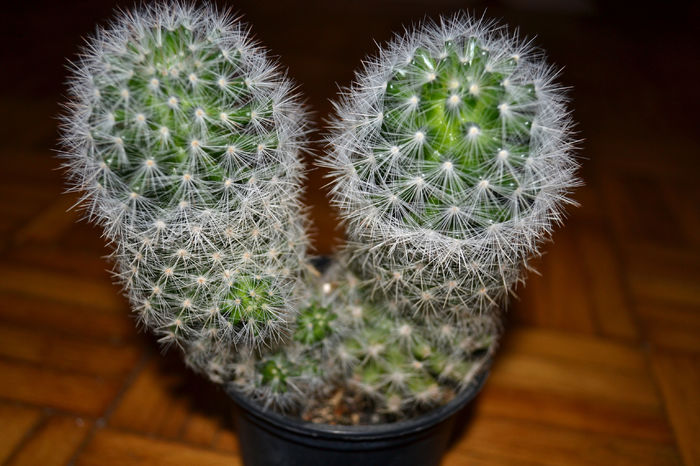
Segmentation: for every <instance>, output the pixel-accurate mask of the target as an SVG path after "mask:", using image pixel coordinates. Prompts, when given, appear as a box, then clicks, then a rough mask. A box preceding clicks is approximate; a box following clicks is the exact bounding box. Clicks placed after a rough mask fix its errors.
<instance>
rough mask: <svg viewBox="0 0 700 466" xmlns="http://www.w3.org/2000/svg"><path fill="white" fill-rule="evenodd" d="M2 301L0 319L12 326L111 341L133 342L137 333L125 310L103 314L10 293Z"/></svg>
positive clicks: (132, 320)
mask: <svg viewBox="0 0 700 466" xmlns="http://www.w3.org/2000/svg"><path fill="white" fill-rule="evenodd" d="M2 299H3V306H2V307H0V320H1V321H3V322H6V323H10V324H12V325H16V326H25V327H27V328H31V329H37V330H43V331H48V332H54V333H58V334H62V335H69V336H77V337H80V338H93V339H97V340H102V341H104V340H107V341H110V342H120V341H125V340H133V339H134V338H136V337H137V334H138V330H137V329H136V325H135V323H136V322H135V320H134V319H133V318H132V317H131V315H130V313H129V312H128V311H127V310H126V309H124V310H123V311H122V312H120V313H115V312H102V311H101V310H100V309H96V308H92V307H90V306H85V307H82V306H76V305H73V304H70V303H57V302H54V301H52V300H50V299H47V298H38V297H35V296H30V295H22V294H17V293H11V292H7V293H3V294H2Z"/></svg>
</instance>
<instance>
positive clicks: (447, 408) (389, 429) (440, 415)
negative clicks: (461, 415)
mask: <svg viewBox="0 0 700 466" xmlns="http://www.w3.org/2000/svg"><path fill="white" fill-rule="evenodd" d="M488 374H489V370H488V369H486V370H484V371H482V372H481V373H480V374H478V375H477V376H476V377H475V378H474V380H473V382H472V383H471V384H470V386H469V387H467V388H466V389H465V390H462V391H461V392H460V393H458V394H457V396H455V397H454V398H453V399H452V400H451V401H449V402H448V403H447V404H445V405H442V406H440V407H438V408H435V409H433V410H431V411H428V412H427V413H425V414H422V415H421V416H419V417H417V418H413V419H408V420H404V421H398V422H391V423H385V424H364V425H357V426H347V425H331V424H316V423H313V422H308V421H302V420H300V419H298V418H294V417H290V416H285V415H283V414H279V413H276V412H274V411H270V410H265V409H263V408H262V407H260V406H259V405H257V404H256V403H254V402H253V401H251V400H250V399H249V398H247V397H246V396H245V395H243V394H242V393H240V392H238V391H237V390H235V389H233V388H226V393H228V395H229V396H230V397H231V398H232V399H233V400H234V402H235V403H236V404H238V405H239V406H240V407H241V408H242V409H243V410H244V411H246V413H247V414H249V415H251V416H252V417H253V418H255V420H257V421H258V422H259V423H265V424H272V425H274V426H275V428H276V429H283V430H286V431H288V432H293V433H296V434H299V435H303V436H309V437H316V438H326V439H330V440H338V439H343V440H345V441H363V440H367V439H374V440H379V439H384V438H390V437H398V436H403V435H409V434H414V433H419V432H421V431H424V430H427V429H430V428H431V427H433V426H434V425H436V424H438V423H440V422H442V421H443V420H445V419H447V418H448V417H450V416H451V415H453V414H455V413H456V412H457V411H459V410H460V409H462V408H463V407H464V406H465V405H466V404H467V403H468V402H469V401H471V400H472V399H473V398H474V397H475V396H476V395H477V394H478V393H479V391H480V390H481V388H482V386H483V385H484V382H485V381H486V378H487V377H488Z"/></svg>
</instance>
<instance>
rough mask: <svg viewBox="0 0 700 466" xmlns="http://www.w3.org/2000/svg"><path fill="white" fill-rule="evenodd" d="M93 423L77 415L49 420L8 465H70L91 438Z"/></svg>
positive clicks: (56, 416) (57, 416)
mask: <svg viewBox="0 0 700 466" xmlns="http://www.w3.org/2000/svg"><path fill="white" fill-rule="evenodd" d="M92 424H93V423H92V421H89V420H87V421H86V420H84V419H82V418H76V417H73V416H63V415H54V416H51V417H49V418H48V419H47V420H46V421H45V422H44V423H43V424H42V425H41V427H40V428H39V429H38V430H37V431H36V432H34V434H33V435H32V436H31V438H30V439H28V440H27V441H26V442H25V443H24V444H23V445H22V448H21V450H19V451H18V452H17V453H16V454H15V455H13V457H12V460H11V461H10V462H9V463H8V466H35V465H42V466H52V465H56V466H60V465H64V464H66V463H67V462H68V461H69V460H70V459H71V457H72V456H73V455H74V454H75V452H76V450H77V448H78V447H79V446H80V444H81V443H82V442H83V440H84V439H85V437H86V436H87V434H88V432H89V431H90V428H91V427H92Z"/></svg>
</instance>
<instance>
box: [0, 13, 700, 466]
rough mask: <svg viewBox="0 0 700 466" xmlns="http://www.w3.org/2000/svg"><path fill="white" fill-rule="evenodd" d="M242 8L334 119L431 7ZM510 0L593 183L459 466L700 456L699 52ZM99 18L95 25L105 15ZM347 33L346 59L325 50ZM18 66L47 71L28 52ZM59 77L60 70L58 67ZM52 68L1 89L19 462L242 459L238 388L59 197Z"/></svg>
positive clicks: (7, 298)
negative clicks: (560, 71) (159, 319)
mask: <svg viewBox="0 0 700 466" xmlns="http://www.w3.org/2000/svg"><path fill="white" fill-rule="evenodd" d="M88 3H89V2H88ZM240 3H242V5H243V6H241V9H242V11H244V12H245V13H247V14H248V17H249V19H250V20H251V21H252V22H254V23H255V24H256V26H259V27H258V28H257V30H258V32H259V36H260V37H261V39H262V40H263V41H264V42H266V43H267V44H268V45H270V46H272V47H273V48H275V51H276V52H277V53H280V54H281V55H282V56H283V57H286V58H284V59H285V62H286V63H287V64H288V65H289V66H290V69H291V74H292V75H293V76H294V77H295V78H296V79H298V80H300V81H302V82H304V83H305V84H304V90H306V91H307V93H308V95H309V96H310V97H309V99H310V102H311V104H312V105H313V106H314V108H315V109H316V110H317V111H318V112H319V115H317V116H318V118H319V119H320V118H321V117H322V116H323V114H324V112H326V111H327V109H328V104H327V103H326V99H327V98H329V97H331V96H332V95H333V83H334V82H336V81H340V82H347V80H348V79H349V78H350V70H351V69H352V67H354V66H355V65H356V64H357V63H358V61H359V57H360V56H362V54H364V53H365V52H366V51H368V50H370V49H371V48H372V46H373V45H372V43H371V40H369V37H375V38H377V39H384V38H386V37H387V36H388V32H387V31H388V30H390V29H391V28H395V24H394V23H393V22H392V21H394V22H396V21H399V20H401V21H405V20H406V17H413V18H418V17H421V16H422V13H419V10H421V8H422V7H420V6H417V4H413V3H411V5H413V6H412V8H413V10H412V11H410V12H408V13H406V14H405V15H404V16H402V17H400V18H398V19H395V20H389V19H387V18H390V13H391V11H390V10H389V9H386V11H384V12H383V13H382V14H383V16H381V15H380V16H376V17H368V19H367V28H368V30H369V32H367V38H366V40H365V41H364V42H362V45H361V46H358V47H355V48H352V47H351V46H349V45H347V44H346V43H344V42H342V41H341V39H339V37H345V36H343V33H344V32H347V31H348V30H349V28H348V26H347V24H346V23H347V22H349V21H350V20H352V18H355V17H357V16H358V14H359V13H357V14H355V16H350V19H348V18H346V17H344V16H343V15H341V14H340V13H337V12H336V13H335V15H330V13H328V11H326V10H322V12H321V13H323V14H326V15H330V16H327V17H328V18H330V19H329V21H333V20H335V21H338V22H339V23H338V24H340V26H338V28H339V29H338V32H336V35H334V36H329V37H331V39H329V40H328V42H326V43H324V42H323V41H317V42H311V41H310V40H309V37H308V34H310V33H309V32H308V30H307V31H306V32H303V31H302V32H300V34H302V36H303V37H302V38H296V39H295V38H292V39H290V41H291V42H289V41H287V37H293V36H291V35H285V31H288V30H289V29H287V30H284V29H283V30H282V31H281V32H280V31H275V30H273V28H272V27H271V26H266V24H268V23H266V20H269V21H272V23H273V24H282V23H283V22H284V15H287V14H289V15H291V16H289V17H290V18H291V19H292V20H294V21H297V20H298V21H303V19H302V14H301V13H298V12H297V13H293V12H292V13H290V11H289V10H285V9H283V10H281V11H277V12H273V11H270V10H269V9H268V10H266V9H265V7H264V6H260V5H259V4H255V3H253V2H247V3H246V2H239V4H240ZM261 3H264V2H261ZM331 3H332V2H331ZM409 3H410V2H409ZM505 3H506V2H504V4H505ZM512 3H513V4H515V3H516V2H512ZM573 3H575V2H573ZM613 3H614V2H613ZM47 5H48V4H47ZM47 5H44V7H45V8H46V9H49V10H50V9H51V8H54V9H55V8H57V7H55V6H54V7H49V6H47ZM90 5H93V4H92V3H90ZM450 5H451V4H449V5H448V6H450ZM601 5H602V3H601ZM450 7H451V6H450ZM91 8H93V10H89V11H91V12H92V13H91V14H93V13H94V15H95V16H96V17H99V16H100V15H103V13H104V12H103V11H102V10H100V9H99V8H97V7H94V6H93V7H91ZM101 8H102V9H103V10H104V7H101ZM324 8H331V7H330V6H326V7H324ZM334 11H335V10H334ZM510 11H511V10H508V9H499V8H498V7H496V9H495V10H493V9H492V10H491V11H490V13H491V14H492V15H495V16H497V15H498V14H500V13H503V14H506V15H508V14H510V15H511V16H510V20H511V21H513V22H517V21H520V23H521V24H524V25H525V26H524V27H525V28H526V32H528V31H531V32H539V33H540V34H541V39H540V41H539V43H540V44H541V45H543V46H545V47H547V48H548V49H549V50H550V52H551V53H552V55H553V57H554V58H555V60H556V61H557V62H558V63H560V64H561V63H565V64H567V69H566V70H565V73H564V75H563V78H564V79H565V82H566V83H567V84H572V85H573V86H575V88H574V93H573V97H574V107H575V109H576V112H575V117H576V118H577V119H578V120H579V121H580V122H581V125H580V127H579V129H580V130H581V133H582V137H584V138H585V142H584V143H583V149H582V152H581V154H582V156H583V157H584V158H583V159H582V163H583V169H582V175H583V177H584V179H585V181H586V186H585V187H584V188H582V189H580V190H578V192H577V193H576V198H577V199H578V200H579V201H580V202H581V204H582V207H580V208H577V209H572V210H571V214H570V219H569V221H568V223H567V225H566V227H565V228H564V229H561V230H560V231H558V232H557V233H556V235H555V237H554V243H553V244H551V245H549V246H548V247H547V248H546V254H545V255H544V257H543V258H542V259H541V260H540V261H539V263H538V270H539V272H540V273H541V276H536V275H533V276H531V277H530V279H529V281H528V285H527V287H526V288H525V289H523V290H520V293H519V294H520V296H521V299H520V300H519V301H518V302H516V303H514V305H513V306H512V308H511V310H510V312H509V322H508V327H509V328H508V332H507V335H506V338H505V341H504V342H503V346H502V348H501V350H500V352H499V354H498V357H497V361H496V363H495V366H494V368H493V371H492V374H491V376H490V378H489V380H488V382H487V384H486V386H485V387H484V389H483V391H482V392H481V394H480V395H479V396H478V398H477V399H476V400H475V402H474V404H473V406H472V409H471V411H470V416H469V418H468V420H467V423H466V425H465V427H464V429H463V430H462V431H461V433H460V435H459V436H458V437H457V438H456V439H455V442H454V444H453V446H452V448H451V449H450V451H449V452H448V454H447V455H446V457H445V460H444V464H445V465H446V466H451V465H461V464H470V465H471V464H484V465H494V464H496V465H498V464H503V465H521V464H523V465H531V464H547V465H549V464H551V465H561V464H564V465H578V464H595V465H608V464H630V465H647V464H664V465H665V464H672V465H673V464H687V465H692V464H700V209H699V208H698V206H700V190H699V189H698V185H699V184H700V179H699V177H698V171H699V169H700V164H699V163H698V158H699V154H700V143H699V142H698V135H697V127H696V126H695V124H694V123H692V122H691V121H689V120H688V119H687V118H685V117H687V116H688V115H689V114H690V113H692V112H696V111H697V110H696V109H697V106H695V107H693V109H692V110H688V109H687V108H685V106H686V105H690V103H691V102H692V101H694V99H695V98H696V97H697V95H698V90H697V86H696V85H695V84H693V83H691V82H690V81H689V80H691V78H692V77H693V76H697V75H698V73H697V71H698V69H697V64H695V65H693V64H692V63H691V61H692V60H691V58H688V55H687V54H686V52H688V50H687V49H688V48H689V46H686V48H685V49H684V48H683V47H682V46H680V45H679V43H678V42H677V41H678V37H677V36H675V35H673V34H675V33H670V32H669V33H668V35H664V33H663V31H662V33H661V34H660V35H654V36H653V37H652V38H651V39H649V38H647V39H646V40H647V42H639V41H642V40H643V39H642V38H641V34H639V36H634V35H633V32H630V31H631V30H630V31H625V30H624V28H622V30H621V28H620V27H618V25H617V24H616V23H614V21H612V20H611V21H609V22H606V21H604V20H602V19H596V17H593V19H591V18H590V17H588V16H585V15H583V16H576V15H574V16H566V15H564V14H562V15H561V17H560V16H557V18H558V20H557V21H560V22H552V21H549V20H548V19H547V18H550V17H544V18H542V17H540V16H538V15H537V14H534V13H533V14H528V13H517V12H516V13H512V12H510ZM509 12H510V13H509ZM53 13H56V14H58V13H57V12H55V11H53V10H52V11H50V12H49V13H47V14H48V15H49V16H47V18H51V14H53ZM98 13H99V15H98ZM321 13H318V12H316V13H313V12H312V13H310V14H311V16H310V17H309V18H310V19H308V21H309V22H313V21H314V20H318V15H320V14H321ZM614 13H615V12H613V14H614ZM314 14H316V15H317V16H313V15H314ZM85 15H87V16H89V15H88V14H87V13H84V16H85ZM266 15H267V16H266ZM59 16H60V15H59ZM270 18H271V19H270ZM314 18H316V19H314ZM382 18H383V19H382ZM64 19H65V21H68V23H67V24H68V25H70V24H72V23H70V21H71V20H72V18H67V17H66V18H64ZM355 19H357V18H355ZM41 21H43V22H41ZM74 21H77V20H74ZM82 21H83V22H81V23H80V26H79V27H75V28H74V29H75V30H76V31H77V32H75V34H76V35H77V34H78V33H82V32H83V30H89V27H88V26H86V24H87V25H89V24H91V23H92V21H94V18H87V19H86V18H85V17H83V19H82ZM343 21H345V22H343ZM40 22H41V27H44V26H45V27H48V28H49V30H50V28H51V27H54V28H56V27H57V26H52V25H51V24H49V23H52V22H53V20H52V19H44V20H40ZM59 23H60V22H59ZM343 25H344V26H343ZM326 26H328V25H327V24H326ZM9 27H10V29H9V31H10V32H12V27H14V26H12V25H10V26H9ZM309 27H311V26H309ZM343 27H345V29H343ZM81 28H83V29H81ZM527 28H529V30H528V29H527ZM679 30H680V31H682V29H680V28H679ZM381 31H384V32H381ZM686 31H690V29H687V30H686ZM326 32H327V31H326ZM304 34H306V36H304ZM329 34H330V33H329ZM630 34H632V35H630ZM18 37H19V36H18ZM56 37H57V39H56V41H58V42H56V43H59V44H63V48H61V47H62V46H59V45H55V44H56V43H54V44H53V47H54V48H55V49H56V50H53V49H51V47H50V46H49V45H47V46H46V47H48V48H47V50H48V52H47V53H53V54H54V55H53V56H49V57H48V59H47V60H48V61H47V62H46V63H49V65H50V64H51V63H59V64H60V62H61V60H62V58H61V57H62V56H63V55H65V53H68V52H65V51H64V49H65V48H66V47H69V46H70V47H72V46H73V45H71V44H74V43H75V42H76V39H75V37H73V36H71V35H70V34H68V33H67V36H66V37H63V39H61V37H62V36H60V35H57V36H56ZM294 37H295V36H294ZM581 38H585V40H581ZM22 40H28V39H22ZM61 40H62V41H63V42H61ZM339 41H341V42H342V43H343V44H345V46H347V54H346V55H344V56H342V57H340V58H338V56H336V55H333V54H332V53H331V51H330V50H327V49H329V48H330V47H331V46H332V45H333V44H336V45H337V44H338V43H341V42H339ZM42 44H43V43H42ZM66 44H67V45H66ZM304 44H306V45H307V50H306V52H300V51H299V50H300V48H302V47H303V46H304ZM642 45H644V47H642ZM42 47H43V45H42ZM638 47H639V48H638ZM642 48H643V52H642V51H640V49H642ZM37 50H38V49H37ZM52 50H53V52H52ZM69 50H70V49H69ZM690 53H692V52H690ZM324 54H325V55H324ZM312 56H317V57H318V56H322V57H327V59H326V58H324V59H323V60H321V61H320V62H319V60H320V59H319V58H315V59H313V58H309V57H312ZM691 56H692V55H691ZM621 57H622V58H621ZM625 57H626V58H625ZM51 60H53V62H52V61H51ZM314 60H316V62H314ZM13 63H14V64H15V65H17V66H19V67H22V66H26V67H27V69H29V68H30V66H29V64H28V60H26V57H25V58H21V57H18V58H16V60H15V62H13ZM321 64H322V65H323V66H321ZM693 66H694V67H695V68H694V69H693ZM6 69H7V68H6ZM671 69H673V70H674V72H673V73H671V72H670V70H671ZM56 70H58V71H56ZM650 70H651V71H650ZM675 71H678V73H676V72H675ZM690 71H692V72H690ZM53 73H54V74H53V75H51V74H49V77H50V76H53V78H51V79H53V81H58V80H59V78H60V73H61V71H60V68H55V69H54V71H53ZM681 73H684V74H682V76H685V77H684V78H682V79H681V78H680V76H681ZM3 74H4V75H7V74H8V73H6V72H5V73H3ZM30 74H31V73H29V72H27V73H25V76H29V75H30ZM3 79H5V77H3ZM27 79H29V78H27ZM34 79H35V81H31V80H30V79H29V80H28V81H25V82H18V83H16V85H17V86H18V90H17V92H6V91H7V88H4V87H3V88H2V89H3V92H1V93H0V108H2V109H3V112H2V115H0V118H1V120H2V124H0V131H1V133H0V155H1V157H2V158H1V160H2V178H1V179H2V181H0V462H6V463H7V464H11V465H20V464H21V465H42V466H43V465H47V466H50V465H54V464H56V465H61V464H67V463H71V464H78V465H111V464H137V465H138V464H143V465H152V464H164V465H193V464H198V465H199V464H222V465H223V464H226V465H231V464H234V465H235V464H240V457H239V453H238V452H239V445H238V443H237V437H236V432H235V430H234V428H233V425H232V420H231V413H230V405H229V402H228V400H227V399H226V397H225V396H224V395H223V394H222V393H221V392H220V391H219V390H218V389H217V388H216V387H214V386H212V385H210V384H208V383H207V382H205V381H203V380H201V379H200V378H198V377H196V376H194V375H193V374H191V373H189V372H188V371H187V370H186V369H185V368H184V366H183V365H182V364H181V363H180V361H179V358H178V355H177V354H175V353H171V354H168V355H166V356H162V355H161V354H160V353H159V349H158V347H157V345H156V344H155V343H154V342H153V339H152V338H151V337H150V336H149V335H144V334H142V333H139V332H137V331H136V330H135V328H134V322H133V319H132V318H131V317H130V315H129V309H128V306H127V303H126V302H125V300H124V299H122V298H121V297H120V294H119V290H118V289H117V288H116V287H115V286H114V285H113V284H112V283H111V281H110V277H109V274H108V273H107V272H106V271H105V269H106V268H107V267H108V264H107V263H106V262H105V261H104V260H103V259H102V258H101V256H103V255H104V254H105V253H106V252H107V251H106V250H105V249H104V247H103V245H102V241H101V239H100V235H99V232H98V231H96V230H94V229H93V228H91V227H90V226H89V225H86V224H85V223H76V220H77V214H76V213H75V212H68V213H67V212H66V209H67V208H68V207H69V206H70V205H71V204H72V203H73V202H74V197H71V196H68V195H60V192H61V190H62V186H61V177H60V173H58V172H57V171H56V170H55V168H56V166H57V162H56V161H55V160H54V159H53V158H52V156H51V150H50V149H51V147H52V146H53V145H54V141H55V121H54V120H52V119H51V115H53V114H55V112H56V110H57V109H56V106H55V100H56V94H57V91H56V90H55V86H54V87H52V86H53V84H51V85H48V84H46V83H47V82H49V81H50V79H49V78H46V77H44V78H42V77H38V78H37V77H34ZM42 79H44V81H42ZM344 80H345V81H344ZM53 81H51V82H53ZM321 82H324V83H326V84H320V83H321ZM54 84H55V83H54ZM44 85H48V88H44V87H42V86H44ZM320 183H321V181H320V177H319V176H318V174H316V175H313V176H312V178H311V183H310V186H311V189H310V194H309V198H310V202H311V203H312V204H313V205H314V216H315V219H316V222H317V227H318V229H319V230H320V234H319V235H318V240H317V246H318V248H319V250H320V251H321V252H327V251H328V250H329V248H330V246H331V245H330V243H329V242H328V240H327V238H328V237H330V236H332V224H333V222H334V220H333V217H332V215H331V214H330V212H329V210H328V206H327V204H324V203H323V201H322V198H321V195H320V194H319V193H320V191H319V190H318V185H319V184H320Z"/></svg>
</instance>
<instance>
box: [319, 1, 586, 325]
mask: <svg viewBox="0 0 700 466" xmlns="http://www.w3.org/2000/svg"><path fill="white" fill-rule="evenodd" d="M555 75H556V73H555V72H554V71H553V70H552V68H550V67H548V66H547V65H545V64H544V61H543V60H542V57H540V56H539V55H538V54H537V53H536V52H535V51H533V50H532V49H531V48H530V47H529V46H528V45H527V44H523V43H522V42H520V41H519V40H518V39H517V37H513V36H509V35H507V33H506V32H505V31H504V30H503V29H502V28H500V27H495V26H493V25H492V24H488V23H484V22H482V21H475V20H473V19H471V18H469V17H466V16H462V15H458V16H455V17H452V18H450V19H446V20H442V21H441V22H440V23H439V24H434V23H427V24H424V25H423V26H421V27H419V28H418V29H416V30H415V31H414V32H412V33H409V34H407V35H405V36H400V37H397V38H396V39H395V40H394V41H393V42H391V43H390V44H389V45H388V46H387V47H386V48H383V49H382V50H381V51H380V53H379V55H378V56H377V57H376V58H374V59H373V60H371V61H369V62H367V63H366V64H365V67H364V69H363V70H362V71H361V72H360V73H358V75H357V79H356V82H355V83H354V84H353V85H352V86H351V87H350V88H348V89H346V90H345V92H344V93H343V95H342V97H341V99H340V101H339V102H338V103H337V104H336V110H337V115H336V117H335V120H334V122H333V132H332V134H331V136H330V137H329V142H330V146H331V152H330V154H328V156H327V157H326V159H325V160H324V165H326V166H327V167H329V168H330V169H331V171H332V176H333V178H334V183H333V186H332V195H333V200H334V202H335V204H336V205H337V206H338V208H339V209H340V212H341V216H342V218H343V219H344V220H345V223H346V225H347V235H348V238H349V246H348V251H349V253H350V256H351V257H350V264H351V266H352V267H353V268H354V269H355V270H357V271H358V273H360V275H361V276H362V277H363V278H364V279H365V280H366V283H367V285H368V286H369V287H371V288H373V289H374V290H375V291H377V292H380V293H381V294H383V295H384V296H385V297H386V298H387V299H389V300H390V301H393V302H396V303H399V304H400V305H401V307H402V308H403V309H404V310H405V311H406V312H408V313H409V314H414V315H422V316H433V318H436V319H446V320H448V321H456V320H460V319H464V318H470V316H473V315H476V314H481V313H484V312H486V311H489V310H492V309H496V308H498V307H499V306H500V305H502V303H503V301H504V299H505V298H506V296H507V295H508V294H509V293H510V292H511V290H512V288H513V287H514V285H515V284H516V283H517V282H518V281H519V280H520V278H521V271H522V269H523V266H524V265H526V262H527V258H528V257H530V256H531V255H533V254H535V253H536V252H537V248H538V246H539V245H540V244H541V243H542V241H543V240H545V239H546V238H547V237H548V235H549V233H550V232H551V229H552V227H553V226H554V225H555V224H557V223H559V222H561V220H562V208H563V206H564V205H565V204H566V203H569V202H571V201H570V200H569V199H568V197H567V195H568V193H569V191H570V190H571V188H573V187H574V186H575V185H576V184H577V181H576V179H575V177H574V172H575V170H576V168H577V164H576V162H575V160H574V158H573V157H572V155H571V151H572V144H573V141H572V137H571V131H570V127H571V120H570V118H569V114H568V111H567V109H566V107H565V99H564V97H563V96H562V91H561V88H560V87H558V86H557V85H556V84H554V82H553V79H554V78H555Z"/></svg>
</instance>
